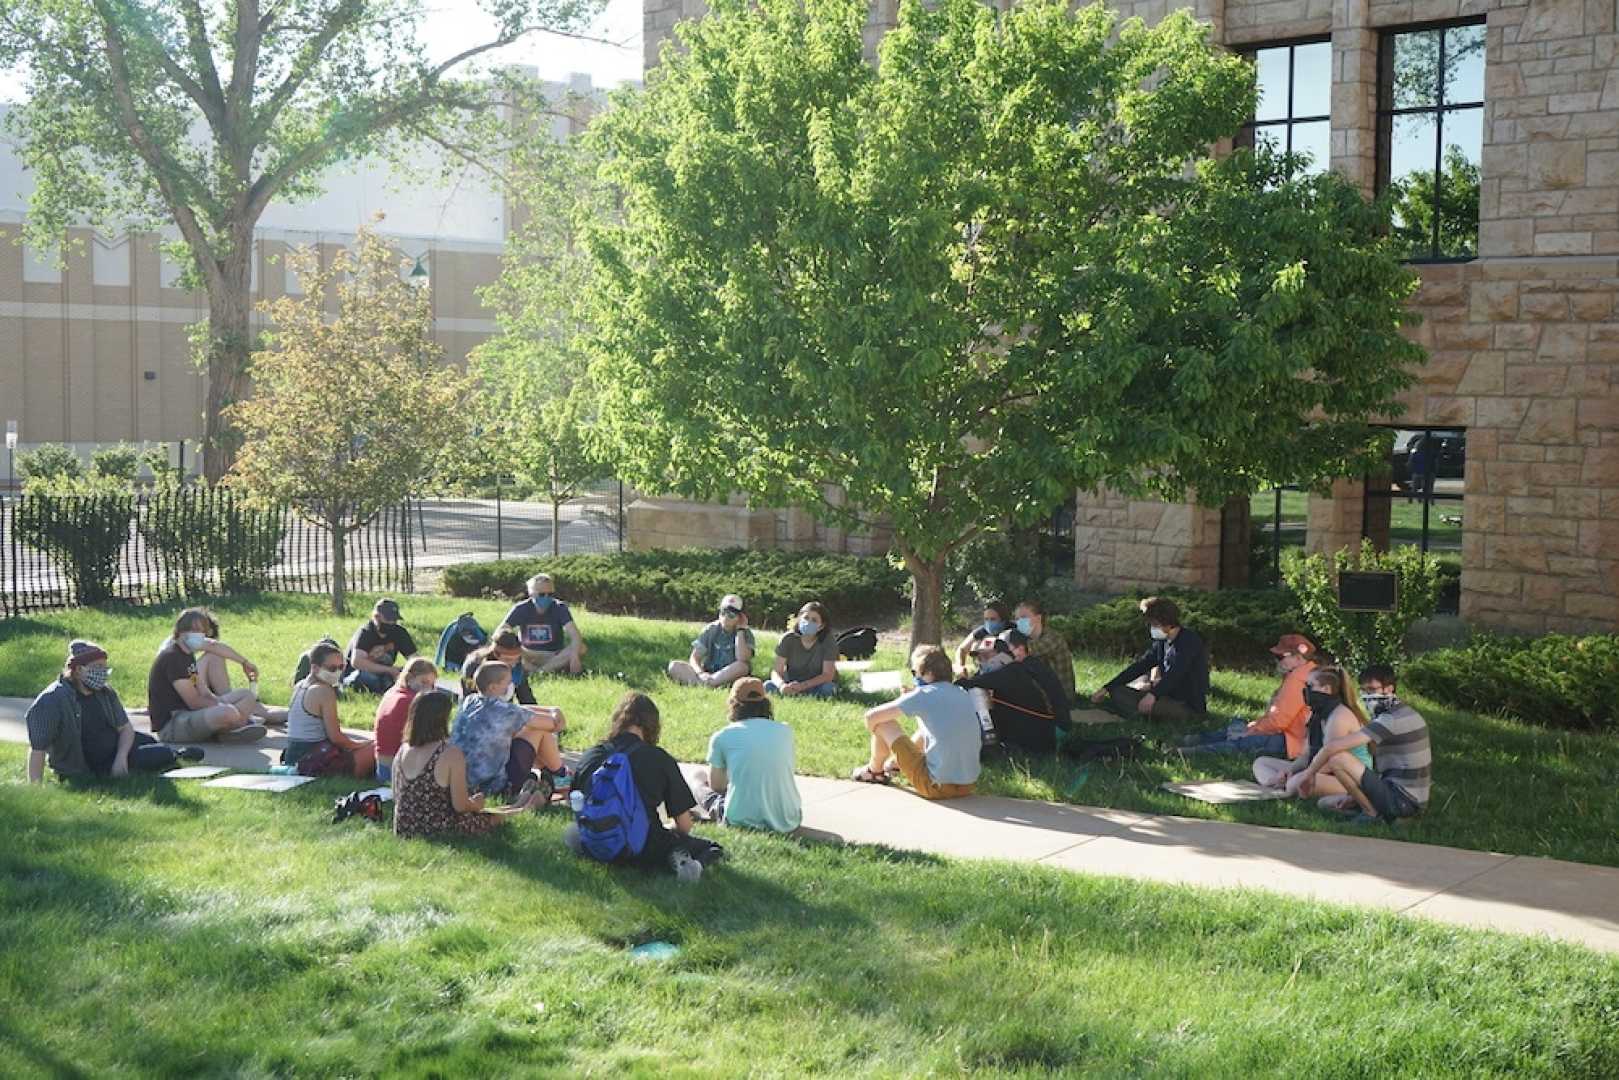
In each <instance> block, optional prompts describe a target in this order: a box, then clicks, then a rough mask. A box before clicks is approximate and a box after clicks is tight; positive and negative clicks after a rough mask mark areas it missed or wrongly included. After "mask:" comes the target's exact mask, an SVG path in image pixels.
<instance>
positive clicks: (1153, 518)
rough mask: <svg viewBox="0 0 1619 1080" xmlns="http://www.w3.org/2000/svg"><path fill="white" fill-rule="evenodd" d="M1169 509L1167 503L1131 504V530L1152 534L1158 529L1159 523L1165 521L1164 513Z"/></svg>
mask: <svg viewBox="0 0 1619 1080" xmlns="http://www.w3.org/2000/svg"><path fill="white" fill-rule="evenodd" d="M1168 509H1169V506H1168V505H1166V504H1165V503H1159V502H1133V503H1131V504H1130V510H1129V522H1130V528H1132V529H1139V530H1144V531H1146V532H1151V531H1152V530H1154V529H1156V528H1158V523H1159V522H1161V521H1162V520H1163V519H1164V513H1165V511H1167V510H1168Z"/></svg>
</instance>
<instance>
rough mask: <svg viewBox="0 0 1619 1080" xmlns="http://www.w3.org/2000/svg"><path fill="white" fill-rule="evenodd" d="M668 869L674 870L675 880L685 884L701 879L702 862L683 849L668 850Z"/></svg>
mask: <svg viewBox="0 0 1619 1080" xmlns="http://www.w3.org/2000/svg"><path fill="white" fill-rule="evenodd" d="M669 869H671V870H673V871H674V872H675V880H677V881H679V882H681V883H682V884H686V885H690V884H692V883H693V882H695V881H699V880H701V878H702V876H703V864H702V863H700V862H698V861H697V860H696V859H694V858H692V857H691V856H690V855H688V854H686V853H685V852H684V851H674V852H670V854H669Z"/></svg>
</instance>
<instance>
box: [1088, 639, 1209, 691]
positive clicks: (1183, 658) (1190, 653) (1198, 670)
mask: <svg viewBox="0 0 1619 1080" xmlns="http://www.w3.org/2000/svg"><path fill="white" fill-rule="evenodd" d="M1153 668H1157V669H1158V670H1159V671H1160V672H1162V675H1161V676H1160V678H1159V680H1158V685H1157V686H1155V687H1153V691H1152V692H1153V693H1154V694H1155V695H1157V696H1158V697H1162V698H1171V699H1173V700H1175V701H1178V702H1180V703H1181V704H1182V705H1185V706H1186V707H1187V708H1188V709H1191V710H1192V711H1193V712H1198V713H1205V712H1208V711H1209V650H1208V648H1207V646H1205V645H1204V644H1203V639H1202V638H1201V637H1198V635H1197V631H1195V630H1192V629H1190V628H1189V627H1185V626H1183V627H1181V628H1180V633H1178V634H1176V635H1175V636H1174V637H1173V638H1166V639H1164V640H1163V641H1158V640H1156V639H1154V640H1153V643H1152V644H1151V645H1148V646H1147V651H1146V652H1144V653H1142V654H1141V655H1140V656H1138V657H1137V658H1136V661H1135V663H1133V664H1131V665H1130V666H1129V667H1127V668H1125V669H1124V670H1123V671H1121V672H1119V673H1118V674H1117V675H1115V676H1113V678H1112V680H1111V681H1110V682H1109V683H1108V684H1107V688H1108V689H1109V690H1111V689H1113V688H1114V687H1115V686H1122V685H1123V684H1125V683H1127V682H1133V681H1134V680H1136V679H1139V678H1140V677H1141V676H1143V675H1145V674H1147V673H1148V672H1150V671H1151V670H1152V669H1153Z"/></svg>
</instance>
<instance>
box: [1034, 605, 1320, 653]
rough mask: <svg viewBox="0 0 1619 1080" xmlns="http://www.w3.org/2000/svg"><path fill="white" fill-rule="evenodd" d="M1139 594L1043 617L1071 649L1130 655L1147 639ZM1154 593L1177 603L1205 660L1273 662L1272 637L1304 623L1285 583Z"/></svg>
mask: <svg viewBox="0 0 1619 1080" xmlns="http://www.w3.org/2000/svg"><path fill="white" fill-rule="evenodd" d="M1145 595H1147V594H1145V593H1142V594H1139V595H1137V596H1125V597H1120V598H1118V599H1116V600H1109V601H1107V602H1105V603H1101V604H1096V605H1094V606H1092V607H1090V608H1087V609H1086V610H1084V611H1082V612H1080V613H1079V614H1077V615H1053V616H1051V618H1050V620H1049V621H1050V624H1051V627H1052V629H1054V630H1056V631H1057V632H1059V633H1061V634H1062V635H1063V637H1065V638H1067V639H1068V643H1069V645H1070V646H1071V647H1073V648H1074V649H1075V650H1078V651H1083V652H1088V653H1102V654H1104V655H1110V656H1120V657H1124V656H1136V655H1138V654H1139V653H1140V652H1141V651H1142V650H1143V649H1145V648H1146V647H1147V641H1148V638H1147V624H1146V623H1145V622H1144V621H1143V620H1142V618H1141V608H1140V603H1141V600H1142V598H1143V597H1144V596H1145ZM1156 595H1158V596H1167V597H1170V598H1171V599H1173V600H1174V601H1175V603H1176V605H1178V606H1179V607H1180V609H1181V622H1182V623H1183V624H1184V625H1186V626H1189V627H1191V628H1192V629H1193V630H1196V631H1197V633H1198V635H1199V636H1201V637H1202V638H1203V640H1204V641H1205V642H1207V644H1208V647H1209V659H1210V662H1211V663H1214V664H1218V665H1219V666H1220V667H1224V668H1269V667H1272V666H1274V665H1275V663H1276V657H1274V656H1272V655H1271V651H1270V647H1271V646H1272V645H1274V644H1276V639H1277V638H1278V637H1280V636H1281V635H1283V634H1292V633H1300V632H1302V630H1303V627H1304V613H1303V611H1301V610H1300V608H1299V605H1298V600H1297V598H1295V597H1294V596H1293V594H1292V593H1290V592H1288V591H1287V590H1285V589H1226V590H1224V591H1221V592H1194V591H1191V590H1187V589H1163V590H1160V591H1159V592H1158V593H1156Z"/></svg>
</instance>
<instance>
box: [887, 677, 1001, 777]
mask: <svg viewBox="0 0 1619 1080" xmlns="http://www.w3.org/2000/svg"><path fill="white" fill-rule="evenodd" d="M895 704H896V705H898V706H899V710H900V712H902V713H904V714H905V715H906V716H914V717H916V726H917V740H916V745H917V749H918V750H921V751H922V753H923V755H924V756H925V757H926V758H927V763H928V775H929V776H931V777H933V780H934V782H935V783H939V784H975V783H977V782H978V750H979V747H980V746H982V745H983V734H982V730H981V729H980V728H979V725H978V710H977V709H975V708H973V699H972V695H971V694H969V693H967V691H965V690H963V689H962V688H961V687H959V686H957V685H955V684H954V683H929V684H927V685H926V686H919V687H917V688H916V689H915V690H912V691H911V692H910V693H908V694H906V695H905V696H904V697H902V698H900V699H899V700H898V701H897V702H895Z"/></svg>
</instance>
